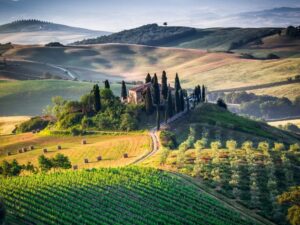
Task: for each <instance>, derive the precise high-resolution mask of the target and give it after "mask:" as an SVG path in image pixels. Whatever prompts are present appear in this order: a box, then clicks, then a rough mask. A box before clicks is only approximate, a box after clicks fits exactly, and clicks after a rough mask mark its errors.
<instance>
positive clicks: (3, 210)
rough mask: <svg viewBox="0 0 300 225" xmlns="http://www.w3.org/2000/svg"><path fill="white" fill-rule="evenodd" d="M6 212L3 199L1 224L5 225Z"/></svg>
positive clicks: (0, 210)
mask: <svg viewBox="0 0 300 225" xmlns="http://www.w3.org/2000/svg"><path fill="white" fill-rule="evenodd" d="M5 215H6V210H5V206H4V203H3V201H2V199H0V224H3V223H4V220H5Z"/></svg>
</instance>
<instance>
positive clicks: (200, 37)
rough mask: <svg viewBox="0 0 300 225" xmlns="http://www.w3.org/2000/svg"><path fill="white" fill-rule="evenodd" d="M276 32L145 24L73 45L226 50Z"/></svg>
mask: <svg viewBox="0 0 300 225" xmlns="http://www.w3.org/2000/svg"><path fill="white" fill-rule="evenodd" d="M278 30H281V28H208V29H197V28H190V27H171V26H170V27H168V26H158V25H157V24H149V25H144V26H141V27H138V28H134V29H131V30H124V31H121V32H118V33H114V34H111V35H107V36H102V37H98V38H95V39H87V40H83V41H78V42H75V43H74V44H76V45H82V44H106V43H124V44H142V45H152V46H169V47H181V48H193V49H210V50H219V51H227V50H230V49H234V48H238V47H240V45H244V44H247V43H249V42H251V41H253V40H257V39H260V38H263V37H266V36H269V35H272V34H275V33H277V32H278Z"/></svg>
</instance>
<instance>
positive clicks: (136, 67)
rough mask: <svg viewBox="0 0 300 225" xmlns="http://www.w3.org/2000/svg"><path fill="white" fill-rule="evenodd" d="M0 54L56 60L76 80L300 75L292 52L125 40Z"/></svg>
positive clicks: (212, 84)
mask: <svg viewBox="0 0 300 225" xmlns="http://www.w3.org/2000/svg"><path fill="white" fill-rule="evenodd" d="M3 56H4V57H6V58H7V59H9V60H11V61H12V62H13V61H14V60H16V61H17V62H18V63H19V64H20V62H21V61H30V62H38V63H39V65H41V64H42V65H43V64H46V65H44V66H49V65H60V66H61V67H63V68H67V69H68V70H70V71H72V72H73V73H74V74H75V75H76V76H77V78H78V79H79V80H103V79H109V80H111V81H113V80H115V81H117V80H119V81H120V80H122V79H125V80H131V81H143V80H144V78H145V75H146V74H147V73H148V72H149V73H151V74H153V73H158V75H160V74H161V72H162V71H163V70H166V72H167V74H168V77H169V82H170V83H172V82H173V79H174V76H175V73H176V72H178V73H179V76H180V78H181V81H182V84H183V85H184V87H185V88H192V87H194V85H195V84H197V83H200V84H206V85H207V86H208V88H209V90H218V89H226V88H235V87H244V86H250V85H256V84H258V83H259V84H265V83H271V82H276V81H284V80H286V79H287V78H289V77H295V76H296V75H298V74H300V67H299V65H300V64H299V60H300V58H297V57H287V58H281V59H273V60H259V59H243V58H241V57H240V55H239V54H237V53H223V52H207V51H203V50H195V49H181V48H166V47H150V46H144V45H128V44H101V45H89V46H68V47H56V48H51V47H41V46H15V47H14V48H11V49H9V50H7V51H6V52H5V53H4V54H3ZM20 65H21V64H20ZM8 66H9V61H8ZM32 68H33V69H34V67H32ZM3 71H6V69H2V70H1V68H0V75H2V77H4V78H6V79H16V77H15V75H13V72H14V68H12V71H10V72H11V74H12V75H10V76H8V75H5V74H3ZM52 73H53V72H52ZM24 76H25V75H24ZM25 77H26V76H25ZM25 79H26V78H25Z"/></svg>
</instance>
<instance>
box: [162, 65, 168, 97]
mask: <svg viewBox="0 0 300 225" xmlns="http://www.w3.org/2000/svg"><path fill="white" fill-rule="evenodd" d="M167 80H168V78H167V74H166V71H163V73H162V77H161V94H162V96H163V98H164V100H166V99H167V97H168V85H167Z"/></svg>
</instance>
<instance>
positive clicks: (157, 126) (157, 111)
mask: <svg viewBox="0 0 300 225" xmlns="http://www.w3.org/2000/svg"><path fill="white" fill-rule="evenodd" d="M156 129H157V130H159V129H160V111H159V105H158V104H157V105H156Z"/></svg>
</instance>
